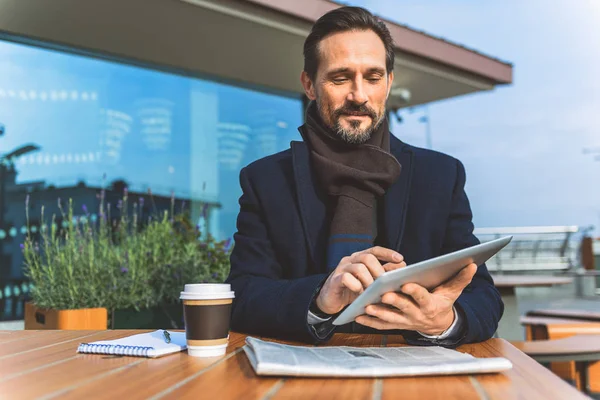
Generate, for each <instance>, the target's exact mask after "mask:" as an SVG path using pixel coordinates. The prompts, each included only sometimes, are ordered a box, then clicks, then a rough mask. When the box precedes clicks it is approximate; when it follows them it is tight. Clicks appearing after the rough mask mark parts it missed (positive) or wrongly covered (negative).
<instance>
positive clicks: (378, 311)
mask: <svg viewBox="0 0 600 400" xmlns="http://www.w3.org/2000/svg"><path fill="white" fill-rule="evenodd" d="M365 313H366V314H367V315H368V316H371V317H375V318H379V319H380V320H382V321H384V322H388V323H390V324H394V325H399V324H401V325H407V324H409V323H410V320H409V318H408V317H407V316H406V315H404V314H403V313H402V312H400V311H399V310H397V309H395V308H390V307H386V306H384V305H377V304H371V305H370V306H367V307H366V308H365Z"/></svg>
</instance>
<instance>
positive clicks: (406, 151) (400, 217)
mask: <svg viewBox="0 0 600 400" xmlns="http://www.w3.org/2000/svg"><path fill="white" fill-rule="evenodd" d="M390 135H391V134H390ZM390 150H391V153H392V154H393V155H394V157H396V159H397V160H398V162H399V163H400V165H402V172H401V173H400V177H399V178H398V180H397V181H396V182H395V183H394V184H393V185H392V186H391V187H390V188H389V189H388V191H387V192H386V194H385V196H384V203H383V204H384V209H385V217H384V219H385V229H386V234H387V235H386V236H387V239H388V245H389V246H390V248H392V249H394V250H399V248H400V243H401V241H402V236H403V234H404V225H405V223H406V210H407V208H408V200H409V195H410V183H411V179H412V175H413V168H414V162H413V156H414V154H413V152H412V150H411V149H410V146H408V145H406V144H404V143H402V142H401V141H400V140H398V139H396V137H394V135H391V140H390Z"/></svg>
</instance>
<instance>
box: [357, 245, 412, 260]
mask: <svg viewBox="0 0 600 400" xmlns="http://www.w3.org/2000/svg"><path fill="white" fill-rule="evenodd" d="M360 253H368V254H373V255H374V256H375V257H377V259H378V260H381V261H386V262H396V263H399V262H402V261H404V257H403V256H402V254H400V253H398V252H397V251H394V250H392V249H387V248H385V247H381V246H375V247H371V248H369V249H366V250H363V251H361V252H360Z"/></svg>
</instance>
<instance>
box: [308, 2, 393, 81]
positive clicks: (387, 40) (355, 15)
mask: <svg viewBox="0 0 600 400" xmlns="http://www.w3.org/2000/svg"><path fill="white" fill-rule="evenodd" d="M367 30H371V31H373V32H375V33H376V34H377V36H379V38H380V39H381V41H382V42H383V45H384V46H385V67H386V70H387V73H388V74H389V73H390V72H392V71H393V70H394V41H393V40H392V35H391V34H390V31H389V30H388V28H387V26H385V24H384V23H383V21H381V20H380V19H379V18H377V17H376V16H374V15H373V14H371V13H370V12H369V11H368V10H366V9H364V8H362V7H340V8H336V9H335V10H333V11H330V12H328V13H327V14H325V15H323V16H322V17H321V18H319V19H318V20H317V22H315V24H314V25H313V27H312V29H311V30H310V33H309V34H308V37H307V38H306V40H305V41H304V71H306V73H307V74H308V76H309V77H310V79H312V80H313V81H314V79H315V76H316V75H317V69H318V68H319V43H320V42H321V40H323V39H325V38H326V37H327V36H329V35H331V34H333V33H338V32H346V31H367Z"/></svg>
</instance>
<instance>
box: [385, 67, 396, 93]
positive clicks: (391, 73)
mask: <svg viewBox="0 0 600 400" xmlns="http://www.w3.org/2000/svg"><path fill="white" fill-rule="evenodd" d="M392 83H394V71H392V72H390V73H389V74H388V88H387V96H385V99H386V100H387V99H388V97H390V92H391V91H392Z"/></svg>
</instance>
